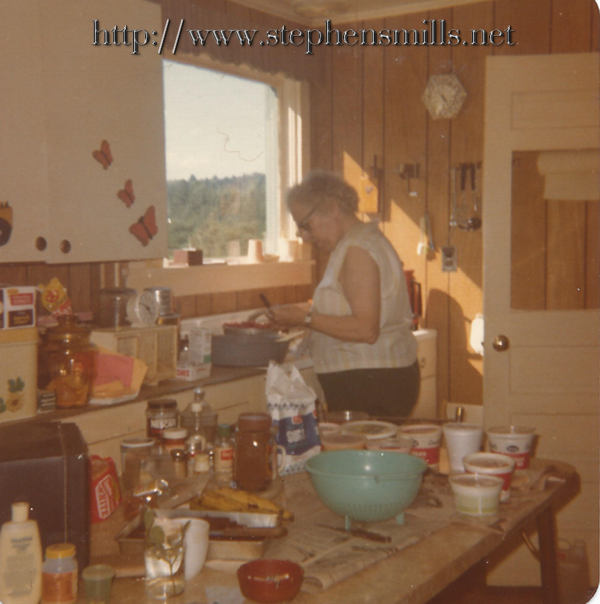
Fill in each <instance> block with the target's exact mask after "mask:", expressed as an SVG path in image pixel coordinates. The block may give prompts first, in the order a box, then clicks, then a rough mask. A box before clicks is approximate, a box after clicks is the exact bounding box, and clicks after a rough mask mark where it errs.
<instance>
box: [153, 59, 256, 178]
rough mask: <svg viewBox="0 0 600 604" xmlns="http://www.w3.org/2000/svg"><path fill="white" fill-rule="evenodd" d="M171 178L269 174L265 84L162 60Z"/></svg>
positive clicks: (169, 173) (168, 162)
mask: <svg viewBox="0 0 600 604" xmlns="http://www.w3.org/2000/svg"><path fill="white" fill-rule="evenodd" d="M163 76H164V78H163V79H164V91H165V132H166V136H165V138H166V157H167V180H172V179H180V178H182V179H185V180H187V179H189V178H190V176H191V175H194V176H195V177H196V178H197V179H203V178H212V177H213V176H217V177H219V178H223V177H226V176H237V175H242V174H251V173H253V172H261V173H264V172H265V128H264V116H265V110H266V94H265V89H266V85H265V84H261V83H259V82H253V81H252V80H246V79H243V78H238V77H234V76H230V75H227V74H223V73H218V72H215V71H211V70H209V69H203V68H199V67H193V66H190V65H184V64H182V63H175V62H172V61H163Z"/></svg>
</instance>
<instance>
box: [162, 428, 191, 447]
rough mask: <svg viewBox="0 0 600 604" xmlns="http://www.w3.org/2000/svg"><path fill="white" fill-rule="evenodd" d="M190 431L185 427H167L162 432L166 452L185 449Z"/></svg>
mask: <svg viewBox="0 0 600 604" xmlns="http://www.w3.org/2000/svg"><path fill="white" fill-rule="evenodd" d="M187 435H188V431H187V430H186V429H185V428H165V429H164V430H163V433H162V448H163V451H164V452H165V453H171V451H173V450H174V449H185V440H186V438H187Z"/></svg>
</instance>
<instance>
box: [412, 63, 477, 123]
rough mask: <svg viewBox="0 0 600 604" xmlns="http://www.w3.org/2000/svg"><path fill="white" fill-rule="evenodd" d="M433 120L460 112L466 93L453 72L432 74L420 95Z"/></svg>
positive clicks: (452, 116)
mask: <svg viewBox="0 0 600 604" xmlns="http://www.w3.org/2000/svg"><path fill="white" fill-rule="evenodd" d="M421 98H422V100H423V103H425V106H426V107H427V109H428V111H429V114H430V115H431V117H432V118H433V119H434V120H438V119H451V118H454V117H456V116H457V115H458V113H459V112H460V110H461V108H462V106H463V104H464V102H465V99H466V98H467V93H466V91H465V89H464V88H463V86H462V84H461V83H460V81H459V79H458V78H457V77H456V76H455V75H454V74H453V73H445V74H438V75H432V76H430V78H429V82H427V87H426V88H425V92H424V93H423V96H422V97H421Z"/></svg>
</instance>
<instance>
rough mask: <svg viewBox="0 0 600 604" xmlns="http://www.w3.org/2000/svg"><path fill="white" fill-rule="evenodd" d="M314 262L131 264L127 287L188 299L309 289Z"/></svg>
mask: <svg viewBox="0 0 600 604" xmlns="http://www.w3.org/2000/svg"><path fill="white" fill-rule="evenodd" d="M313 266H314V260H297V261H294V262H265V263H259V264H238V265H224V264H203V265H200V266H189V267H188V266H183V267H175V266H172V267H168V268H163V267H162V266H161V265H158V266H157V265H156V264H155V263H153V262H151V261H149V262H130V263H129V266H128V268H127V269H126V272H125V275H126V279H127V280H126V283H127V287H131V288H133V289H136V290H138V291H141V290H143V289H145V288H147V287H170V288H171V289H172V290H173V292H174V293H175V295H177V296H187V295H197V294H213V293H221V292H237V291H241V290H244V289H258V288H267V287H284V286H287V285H305V284H308V285H310V284H311V283H312V273H313Z"/></svg>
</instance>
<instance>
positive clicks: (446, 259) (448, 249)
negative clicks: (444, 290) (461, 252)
mask: <svg viewBox="0 0 600 604" xmlns="http://www.w3.org/2000/svg"><path fill="white" fill-rule="evenodd" d="M457 266H458V262H457V260H456V246H455V245H446V246H444V247H443V248H442V272H444V273H454V272H456V269H457Z"/></svg>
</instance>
